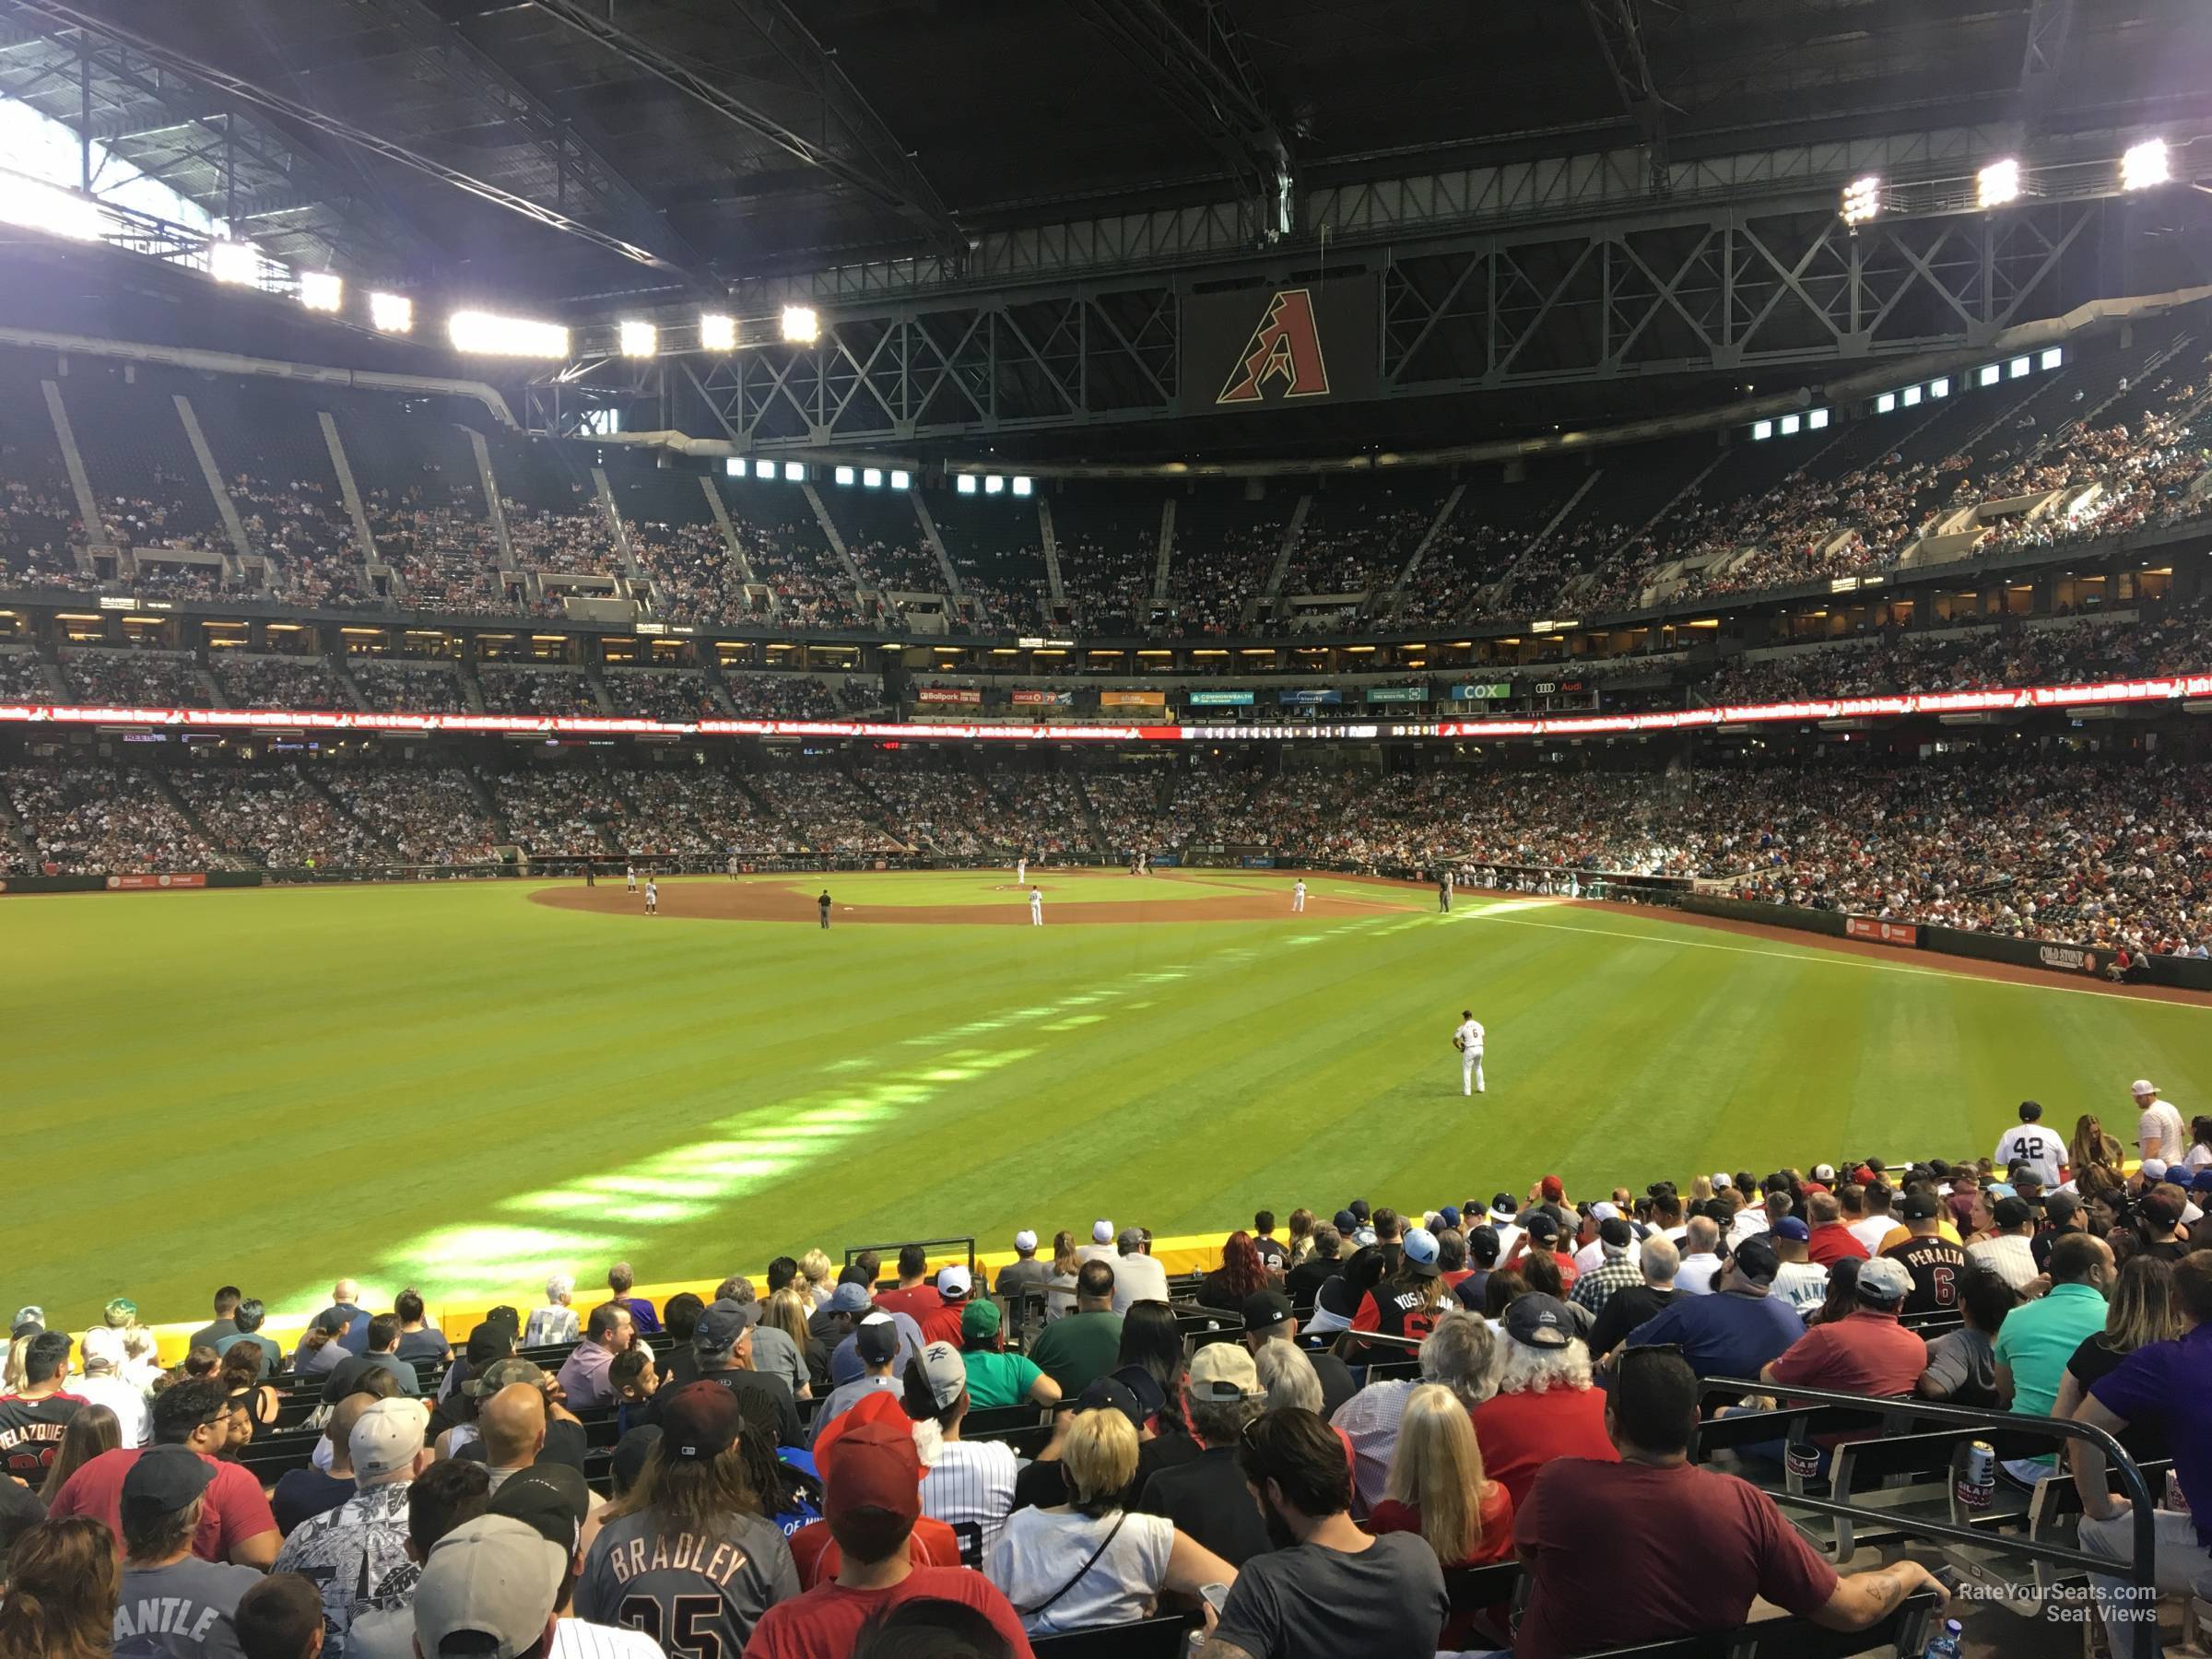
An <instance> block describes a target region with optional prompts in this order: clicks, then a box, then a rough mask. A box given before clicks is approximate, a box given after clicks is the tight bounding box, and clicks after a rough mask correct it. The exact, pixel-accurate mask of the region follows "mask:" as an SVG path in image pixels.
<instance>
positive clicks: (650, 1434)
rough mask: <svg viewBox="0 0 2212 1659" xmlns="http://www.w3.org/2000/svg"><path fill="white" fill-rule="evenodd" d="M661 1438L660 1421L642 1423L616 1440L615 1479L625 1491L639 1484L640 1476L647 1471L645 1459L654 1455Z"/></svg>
mask: <svg viewBox="0 0 2212 1659" xmlns="http://www.w3.org/2000/svg"><path fill="white" fill-rule="evenodd" d="M660 1438H661V1426H660V1425H659V1424H658V1423H641V1424H640V1425H639V1426H638V1427H637V1428H635V1429H632V1430H630V1431H629V1433H628V1434H625V1435H624V1436H623V1437H622V1438H621V1439H620V1440H618V1441H616V1442H615V1456H614V1474H615V1480H616V1483H617V1484H618V1486H619V1487H620V1488H621V1489H622V1490H623V1491H625V1492H627V1491H629V1488H631V1487H634V1486H636V1485H637V1484H638V1477H639V1476H641V1475H642V1474H644V1473H645V1460H646V1459H647V1458H648V1457H651V1456H652V1455H653V1446H654V1445H655V1444H656V1443H657V1442H658V1441H659V1440H660Z"/></svg>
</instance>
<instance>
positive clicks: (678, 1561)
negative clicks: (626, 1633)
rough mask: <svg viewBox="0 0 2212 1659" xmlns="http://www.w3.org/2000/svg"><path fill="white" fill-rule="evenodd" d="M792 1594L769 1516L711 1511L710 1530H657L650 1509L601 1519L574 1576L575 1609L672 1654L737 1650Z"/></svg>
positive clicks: (782, 1546)
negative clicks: (601, 1524)
mask: <svg viewBox="0 0 2212 1659" xmlns="http://www.w3.org/2000/svg"><path fill="white" fill-rule="evenodd" d="M798 1593H799V1574H798V1569H797V1568H795V1567H794V1566H793V1565H792V1560H791V1546H790V1545H788V1544H786V1543H785V1542H784V1541H783V1534H782V1530H781V1529H779V1528H778V1527H777V1525H776V1524H775V1523H774V1522H772V1521H763V1520H762V1519H761V1518H760V1517H759V1516H758V1515H724V1516H720V1517H718V1520H717V1525H716V1527H715V1530H714V1531H713V1532H712V1533H694V1532H662V1531H660V1530H659V1528H658V1527H657V1525H656V1524H655V1523H654V1520H653V1516H652V1515H650V1514H645V1515H623V1516H621V1517H619V1518H618V1519H616V1520H613V1521H609V1522H608V1523H607V1524H606V1525H605V1526H604V1527H602V1528H601V1529H600V1532H599V1535H598V1537H597V1538H595V1539H594V1540H593V1542H592V1551H591V1554H590V1555H589V1556H587V1557H586V1558H585V1559H584V1563H583V1576H582V1577H581V1578H580V1579H578V1580H577V1581H576V1612H577V1614H578V1616H579V1617H580V1618H587V1619H589V1620H591V1621H592V1622H593V1623H594V1624H610V1625H623V1626H626V1627H628V1628H629V1629H630V1630H638V1631H641V1632H642V1633H643V1634H644V1635H646V1636H647V1637H649V1638H651V1639H652V1640H653V1641H654V1642H656V1643H657V1644H658V1645H659V1646H660V1648H661V1650H662V1651H663V1652H664V1653H669V1654H673V1655H677V1656H679V1659H738V1655H739V1654H740V1653H743V1652H744V1651H745V1643H746V1639H747V1637H749V1636H750V1635H751V1634H752V1633H753V1626H754V1625H755V1624H756V1623H758V1622H759V1618H760V1615H761V1612H762V1611H763V1610H764V1609H765V1608H767V1607H769V1606H772V1605H773V1604H774V1603H776V1602H780V1601H782V1600H783V1599H784V1597H786V1596H791V1595H796V1594H798Z"/></svg>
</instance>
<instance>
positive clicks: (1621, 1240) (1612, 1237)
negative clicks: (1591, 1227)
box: [1597, 1215, 1636, 1255]
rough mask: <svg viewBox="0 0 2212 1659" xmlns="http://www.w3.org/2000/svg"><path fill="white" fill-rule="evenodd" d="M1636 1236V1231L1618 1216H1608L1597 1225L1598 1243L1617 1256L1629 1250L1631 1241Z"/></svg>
mask: <svg viewBox="0 0 2212 1659" xmlns="http://www.w3.org/2000/svg"><path fill="white" fill-rule="evenodd" d="M1635 1236H1636V1231H1635V1230H1634V1229H1633V1228H1631V1227H1630V1225H1629V1224H1628V1223H1627V1222H1626V1221H1624V1220H1622V1219H1621V1218H1620V1217H1619V1216H1618V1215H1611V1216H1607V1217H1606V1218H1605V1219H1604V1220H1603V1221H1600V1222H1599V1223H1598V1224H1597V1241H1598V1242H1599V1243H1600V1244H1603V1245H1604V1246H1605V1247H1606V1250H1607V1251H1608V1252H1609V1253H1612V1254H1615V1255H1619V1254H1622V1253H1625V1252H1626V1251H1627V1250H1628V1248H1629V1241H1630V1239H1633V1238H1634V1237H1635Z"/></svg>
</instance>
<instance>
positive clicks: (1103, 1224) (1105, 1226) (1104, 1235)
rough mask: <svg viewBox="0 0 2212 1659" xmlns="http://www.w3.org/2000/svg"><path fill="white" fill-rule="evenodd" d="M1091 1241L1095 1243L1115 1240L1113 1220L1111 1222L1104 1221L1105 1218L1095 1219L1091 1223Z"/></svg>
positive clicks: (1107, 1242)
mask: <svg viewBox="0 0 2212 1659" xmlns="http://www.w3.org/2000/svg"><path fill="white" fill-rule="evenodd" d="M1090 1241H1091V1242H1092V1243H1093V1244H1111V1243H1112V1242H1113V1223H1112V1222H1111V1221H1104V1220H1100V1221H1093V1222H1092V1223H1091V1224H1090Z"/></svg>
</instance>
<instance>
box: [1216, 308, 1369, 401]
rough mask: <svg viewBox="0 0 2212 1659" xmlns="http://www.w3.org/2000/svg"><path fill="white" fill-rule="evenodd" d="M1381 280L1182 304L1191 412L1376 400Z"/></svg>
mask: <svg viewBox="0 0 2212 1659" xmlns="http://www.w3.org/2000/svg"><path fill="white" fill-rule="evenodd" d="M1376 295H1377V288H1376V285H1375V278H1374V277H1371V276H1359V277H1336V278H1333V279H1332V280H1330V281H1328V282H1325V283H1324V282H1315V283H1305V284H1299V285H1296V286H1290V285H1285V286H1281V287H1277V286H1275V285H1272V284H1265V285H1260V286H1255V287H1253V288H1239V289H1238V290H1237V291H1236V292H1234V293H1230V294H1188V295H1185V296H1184V297H1183V300H1182V382H1181V383H1182V396H1181V403H1182V412H1183V413H1184V414H1185V415H1219V414H1227V413H1231V412H1234V411H1236V410H1240V409H1284V408H1296V407H1297V406H1300V404H1325V403H1343V402H1347V401H1349V400H1351V399H1354V398H1363V397H1372V396H1373V395H1374V394H1375V382H1376V347H1375V343H1376V340H1377V338H1378V335H1379V331H1378V329H1377V328H1376V326H1375V323H1376V314H1377V312H1376V308H1377V304H1378V301H1377V298H1376Z"/></svg>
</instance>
